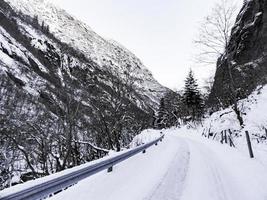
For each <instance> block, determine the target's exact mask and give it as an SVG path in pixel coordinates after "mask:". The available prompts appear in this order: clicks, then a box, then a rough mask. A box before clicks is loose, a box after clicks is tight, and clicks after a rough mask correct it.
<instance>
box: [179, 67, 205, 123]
mask: <svg viewBox="0 0 267 200" xmlns="http://www.w3.org/2000/svg"><path fill="white" fill-rule="evenodd" d="M183 101H184V104H185V106H186V107H187V112H188V116H190V119H191V120H192V121H197V120H200V119H201V117H202V115H203V108H204V106H203V99H202V97H201V93H200V90H199V89H198V84H197V81H196V79H195V77H194V74H193V71H192V70H190V71H189V74H188V76H187V78H186V80H185V88H184V94H183Z"/></svg>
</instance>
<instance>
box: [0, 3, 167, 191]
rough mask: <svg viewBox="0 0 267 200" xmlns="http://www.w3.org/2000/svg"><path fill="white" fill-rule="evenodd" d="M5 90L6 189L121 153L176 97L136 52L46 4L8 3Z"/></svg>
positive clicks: (1, 172) (1, 60) (0, 158)
mask: <svg viewBox="0 0 267 200" xmlns="http://www.w3.org/2000/svg"><path fill="white" fill-rule="evenodd" d="M0 85H1V87H0V144H1V145H0V148H1V149H0V176H1V177H3V178H1V179H0V189H1V188H2V187H6V186H7V185H10V184H12V182H19V181H26V180H28V179H31V178H33V177H39V176H43V175H47V174H50V173H53V172H55V171H60V170H63V169H65V168H68V167H73V166H75V165H79V164H81V163H83V162H85V161H88V160H92V159H95V158H98V157H101V156H103V155H105V154H106V153H107V150H105V149H114V150H120V149H121V148H123V147H125V146H126V145H127V144H128V143H129V142H130V141H131V139H132V138H133V137H134V136H135V135H136V134H138V133H139V132H140V131H141V130H142V129H144V128H147V127H149V126H151V124H152V120H153V113H154V109H156V108H157V106H158V104H159V99H160V98H161V97H162V95H164V93H165V92H166V91H167V90H168V89H167V88H165V87H163V86H161V85H160V84H159V83H158V82H157V81H156V80H155V79H154V78H153V76H152V75H151V73H150V72H149V71H148V70H147V69H146V68H145V67H144V66H143V64H142V63H141V61H140V60H139V59H138V58H136V56H135V55H133V54H132V53H131V52H130V51H128V50H127V49H125V48H124V47H122V46H121V45H119V44H117V43H116V42H114V41H107V40H105V39H103V38H101V37H100V36H98V35H97V34H96V33H95V32H93V31H92V30H91V29H90V28H89V27H88V26H87V25H85V24H83V23H82V22H80V21H78V20H76V19H74V18H73V17H72V16H70V15H69V14H67V13H66V12H65V11H63V10H61V9H59V8H56V7H55V6H53V5H52V4H50V3H48V2H46V1H42V0H18V1H17V0H5V1H4V0H0ZM14 177H19V179H16V180H15V181H14V180H12V179H14Z"/></svg>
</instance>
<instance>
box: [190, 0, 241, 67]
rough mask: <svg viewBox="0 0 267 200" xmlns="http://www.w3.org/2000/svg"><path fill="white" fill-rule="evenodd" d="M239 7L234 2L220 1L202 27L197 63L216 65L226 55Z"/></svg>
mask: <svg viewBox="0 0 267 200" xmlns="http://www.w3.org/2000/svg"><path fill="white" fill-rule="evenodd" d="M236 10H237V6H236V3H234V1H232V0H220V2H218V3H217V4H215V6H214V8H213V9H212V11H211V13H210V14H209V15H208V16H207V17H206V18H205V19H204V20H203V22H202V23H201V25H200V29H199V35H198V38H197V39H196V40H195V41H194V42H195V44H196V45H197V47H198V53H197V56H196V59H197V62H200V63H202V64H215V63H216V61H217V59H218V58H219V57H220V56H221V55H222V54H223V53H224V51H225V49H226V47H227V45H228V43H229V38H230V34H231V29H232V27H233V25H234V22H235V17H236Z"/></svg>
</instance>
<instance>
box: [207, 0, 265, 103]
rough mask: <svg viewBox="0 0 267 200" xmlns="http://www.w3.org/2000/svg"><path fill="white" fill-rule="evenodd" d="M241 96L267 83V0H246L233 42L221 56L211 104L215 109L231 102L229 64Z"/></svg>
mask: <svg viewBox="0 0 267 200" xmlns="http://www.w3.org/2000/svg"><path fill="white" fill-rule="evenodd" d="M227 63H231V65H230V70H231V73H232V75H233V79H234V80H233V81H234V87H235V91H236V93H237V99H242V98H245V97H247V96H248V95H249V94H250V93H251V92H252V91H253V90H255V89H256V88H257V87H258V86H260V85H264V84H266V83H267V1H266V0H250V1H245V2H244V5H243V7H242V9H241V11H240V13H239V15H238V16H237V19H236V23H235V25H234V27H233V29H232V33H231V37H230V42H229V45H228V46H227V49H226V51H225V53H224V55H223V56H222V57H221V58H219V59H218V62H217V69H216V74H215V81H214V85H213V88H212V91H211V94H210V97H209V104H210V106H212V107H214V108H216V107H217V108H218V106H219V107H221V106H222V107H226V106H229V105H231V104H232V103H233V102H232V99H231V98H230V97H231V95H232V94H231V92H230V91H231V90H230V84H231V81H230V78H229V71H228V70H229V69H228V64H227Z"/></svg>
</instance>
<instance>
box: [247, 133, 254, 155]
mask: <svg viewBox="0 0 267 200" xmlns="http://www.w3.org/2000/svg"><path fill="white" fill-rule="evenodd" d="M246 139H247V144H248V151H249V156H250V157H251V158H254V155H253V150H252V146H251V141H250V137H249V133H248V131H246Z"/></svg>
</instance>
